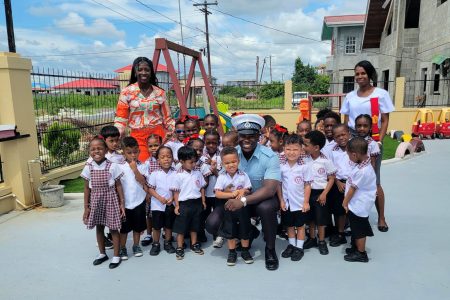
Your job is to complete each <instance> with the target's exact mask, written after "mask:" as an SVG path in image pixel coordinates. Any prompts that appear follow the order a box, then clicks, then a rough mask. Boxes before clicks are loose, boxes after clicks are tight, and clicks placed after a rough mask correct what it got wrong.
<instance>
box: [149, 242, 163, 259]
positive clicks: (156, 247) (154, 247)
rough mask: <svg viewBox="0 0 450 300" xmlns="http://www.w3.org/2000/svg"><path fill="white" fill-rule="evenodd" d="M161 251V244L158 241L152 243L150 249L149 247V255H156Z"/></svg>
mask: <svg viewBox="0 0 450 300" xmlns="http://www.w3.org/2000/svg"><path fill="white" fill-rule="evenodd" d="M159 252H161V245H160V244H159V243H153V244H152V249H150V255H151V256H157V255H158V254H159Z"/></svg>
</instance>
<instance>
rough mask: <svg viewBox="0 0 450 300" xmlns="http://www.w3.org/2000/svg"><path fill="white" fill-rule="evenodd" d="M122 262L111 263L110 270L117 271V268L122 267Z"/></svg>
mask: <svg viewBox="0 0 450 300" xmlns="http://www.w3.org/2000/svg"><path fill="white" fill-rule="evenodd" d="M121 262H122V260H121V259H119V262H116V263H113V262H111V263H109V268H110V269H115V268H117V267H118V266H119V265H120V263H121Z"/></svg>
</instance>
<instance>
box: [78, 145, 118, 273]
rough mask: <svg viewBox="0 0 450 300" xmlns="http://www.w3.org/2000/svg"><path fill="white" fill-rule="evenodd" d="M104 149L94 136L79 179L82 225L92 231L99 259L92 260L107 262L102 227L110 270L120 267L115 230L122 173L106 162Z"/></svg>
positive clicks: (95, 262) (96, 263) (98, 262)
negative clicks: (109, 249)
mask: <svg viewBox="0 0 450 300" xmlns="http://www.w3.org/2000/svg"><path fill="white" fill-rule="evenodd" d="M106 152H107V146H106V143H105V140H104V139H103V138H102V137H99V136H96V137H94V138H93V139H92V140H91V142H90V143H89V155H90V157H91V158H92V162H87V163H86V166H85V167H84V169H83V171H82V172H81V177H83V178H84V180H85V181H84V213H83V222H84V224H85V225H86V226H87V228H88V229H92V228H94V227H95V228H96V236H97V244H98V248H99V250H100V254H99V256H98V257H97V258H96V259H95V260H94V262H93V264H94V266H97V265H99V264H101V263H103V262H105V261H107V260H108V259H109V258H108V256H107V255H106V253H105V238H104V229H105V226H106V227H108V228H109V230H110V232H111V236H112V240H113V244H114V257H113V258H112V261H111V263H110V264H109V268H110V269H114V268H116V267H118V266H119V265H120V262H121V260H120V256H119V229H120V227H121V221H120V219H121V218H122V217H124V216H125V208H124V195H123V190H122V185H121V183H120V178H121V177H122V176H123V173H122V172H121V171H120V168H119V167H118V165H117V164H113V163H111V162H110V161H109V160H108V159H106V157H105V155H106Z"/></svg>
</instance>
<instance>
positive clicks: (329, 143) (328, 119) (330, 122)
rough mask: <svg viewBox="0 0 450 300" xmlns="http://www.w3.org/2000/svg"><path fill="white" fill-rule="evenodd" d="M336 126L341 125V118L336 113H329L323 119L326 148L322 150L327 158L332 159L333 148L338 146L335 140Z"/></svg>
mask: <svg viewBox="0 0 450 300" xmlns="http://www.w3.org/2000/svg"><path fill="white" fill-rule="evenodd" d="M336 124H341V117H340V116H339V114H337V113H335V112H334V111H332V112H329V113H327V114H326V115H325V116H324V117H323V127H324V132H325V137H326V140H325V146H324V147H323V148H322V150H321V151H322V153H323V154H324V155H325V156H326V157H327V158H329V159H330V158H331V151H332V150H333V147H334V146H336V142H335V141H334V139H333V126H334V125H336Z"/></svg>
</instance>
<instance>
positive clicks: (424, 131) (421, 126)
mask: <svg viewBox="0 0 450 300" xmlns="http://www.w3.org/2000/svg"><path fill="white" fill-rule="evenodd" d="M411 131H412V132H411V135H412V136H413V137H415V136H417V137H419V138H420V139H423V138H424V137H430V138H432V139H434V138H435V137H436V123H435V122H434V115H433V111H432V110H431V109H427V108H420V109H418V110H417V113H416V116H415V118H414V123H413V125H412V130H411Z"/></svg>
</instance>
